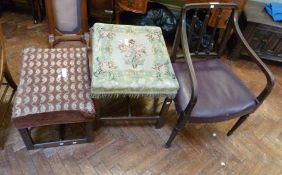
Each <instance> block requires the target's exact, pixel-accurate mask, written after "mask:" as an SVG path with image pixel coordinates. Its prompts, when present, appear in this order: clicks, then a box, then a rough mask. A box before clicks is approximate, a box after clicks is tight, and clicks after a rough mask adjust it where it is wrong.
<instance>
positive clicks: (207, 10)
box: [170, 3, 274, 112]
mask: <svg viewBox="0 0 282 175" xmlns="http://www.w3.org/2000/svg"><path fill="white" fill-rule="evenodd" d="M189 13H190V14H189ZM211 13H216V14H217V17H216V20H215V22H213V23H212V24H213V25H214V26H215V27H214V28H212V29H210V27H209V25H208V24H209V20H210V17H211V15H210V14H211ZM222 13H225V15H224V16H226V14H227V13H228V14H229V18H228V19H227V20H226V22H225V24H226V27H225V28H224V29H223V30H221V31H218V29H217V28H216V26H217V23H218V21H219V20H220V18H221V16H222V15H221V14H222ZM191 14H192V17H190V21H191V23H190V24H189V23H188V22H189V15H191ZM187 16H188V20H187ZM199 20H200V22H199ZM187 21H188V22H187ZM197 25H198V27H197ZM195 26H196V27H195ZM195 31H197V32H199V33H197V35H196V34H193V32H194V33H195ZM217 32H218V34H217ZM232 33H234V34H236V36H237V37H238V41H239V42H241V43H240V44H242V46H243V47H244V49H246V51H247V52H248V53H249V55H250V58H251V59H252V61H254V63H255V64H257V66H258V68H259V69H260V70H261V71H262V72H263V73H264V75H265V78H266V81H267V82H266V85H265V87H264V89H263V90H262V91H261V92H260V93H259V95H258V96H257V98H256V99H257V102H258V104H261V103H262V101H263V100H264V99H265V98H266V97H267V96H268V95H269V93H270V92H271V90H272V88H273V86H274V79H273V76H272V74H271V72H270V71H269V69H268V68H267V66H266V65H265V64H264V63H263V62H262V60H261V59H260V58H259V57H258V56H257V54H256V53H255V51H254V50H253V49H252V48H251V47H250V45H249V44H248V42H247V41H246V39H245V38H244V36H243V34H242V32H241V30H240V28H239V24H238V7H237V5H236V4H234V3H193V4H186V5H185V6H184V7H183V9H182V13H181V19H180V21H179V24H178V27H177V31H176V35H175V38H174V43H173V48H172V52H171V55H170V57H171V60H172V62H174V61H175V59H176V58H179V57H182V58H183V57H184V58H185V61H186V62H187V65H188V71H189V79H190V87H191V100H190V102H189V106H193V105H194V104H195V103H196V101H197V86H198V84H197V80H196V75H195V72H194V68H193V63H192V60H191V56H196V57H200V56H204V57H207V56H213V57H214V56H215V55H217V56H221V55H222V53H223V51H224V49H225V46H226V43H227V41H228V39H229V37H230V35H231V34H232ZM205 37H207V39H206V41H207V44H205V42H204V41H205ZM180 44H181V46H182V50H183V53H184V56H182V55H180V56H178V55H176V54H177V51H178V48H179V47H180ZM206 46H209V47H206ZM258 106H259V105H258ZM190 109H192V108H190ZM186 112H188V111H186Z"/></svg>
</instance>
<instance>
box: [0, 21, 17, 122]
mask: <svg viewBox="0 0 282 175" xmlns="http://www.w3.org/2000/svg"><path fill="white" fill-rule="evenodd" d="M4 79H5V80H6V82H5V83H4V82H3V81H4ZM3 86H5V87H4V90H3V93H2V95H1V97H0V106H2V103H3V101H4V98H5V96H6V94H7V92H8V89H9V87H11V88H12V89H13V91H12V94H11V96H10V98H9V100H8V106H7V108H6V109H4V110H3V113H2V114H1V115H0V119H1V121H0V123H2V119H4V117H5V116H6V114H7V112H8V110H9V109H10V104H11V102H12V99H13V96H14V94H15V92H16V90H17V84H16V83H15V81H14V80H13V78H12V75H11V73H10V71H9V68H8V63H7V60H6V57H5V47H4V37H3V34H2V27H1V25H0V88H2V87H3ZM1 108H2V107H1Z"/></svg>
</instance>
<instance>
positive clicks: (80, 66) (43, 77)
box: [12, 48, 95, 149]
mask: <svg viewBox="0 0 282 175" xmlns="http://www.w3.org/2000/svg"><path fill="white" fill-rule="evenodd" d="M21 66H22V68H21V72H20V84H19V86H18V91H17V93H16V98H15V102H14V106H13V112H12V121H13V123H14V125H15V127H16V128H17V129H18V130H19V132H20V134H21V136H22V139H23V141H24V143H25V145H26V147H27V149H36V148H44V147H50V146H62V145H70V144H78V143H85V142H90V141H91V140H92V137H91V133H92V123H93V121H94V119H95V109H94V104H93V102H92V100H91V98H90V79H89V68H88V59H87V49H86V48H62V49H60V48H57V49H39V48H38V49H35V48H27V49H24V50H23V53H22V64H21ZM70 123H81V124H83V125H84V126H85V127H84V128H85V133H86V134H85V135H86V136H85V137H83V138H78V139H71V140H64V134H63V133H64V132H63V128H64V126H65V124H70ZM46 125H59V126H62V127H61V129H60V131H61V132H60V139H59V140H58V141H52V142H44V143H35V142H34V141H33V139H32V134H31V130H32V129H33V128H35V127H41V126H46Z"/></svg>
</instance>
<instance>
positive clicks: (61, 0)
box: [45, 0, 89, 48]
mask: <svg viewBox="0 0 282 175" xmlns="http://www.w3.org/2000/svg"><path fill="white" fill-rule="evenodd" d="M45 6H46V11H47V17H48V25H49V32H50V35H49V43H50V46H51V47H54V45H55V44H56V43H58V42H60V41H82V42H84V43H86V45H87V47H88V48H89V34H88V19H87V0H45Z"/></svg>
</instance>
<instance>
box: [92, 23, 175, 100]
mask: <svg viewBox="0 0 282 175" xmlns="http://www.w3.org/2000/svg"><path fill="white" fill-rule="evenodd" d="M93 30H94V31H93V37H92V40H93V41H92V47H93V69H92V70H93V72H92V83H91V96H92V97H94V98H100V97H108V96H109V97H116V96H133V97H138V96H151V97H160V96H165V97H172V98H173V97H174V96H175V95H176V93H177V90H178V88H179V85H178V82H177V79H176V78H175V74H174V71H173V69H172V65H171V62H170V58H169V55H168V52H167V48H166V45H165V42H164V38H163V35H162V32H161V29H160V28H159V27H151V26H130V25H115V24H102V23H96V24H95V25H94V27H93Z"/></svg>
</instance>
